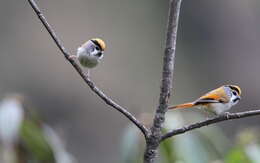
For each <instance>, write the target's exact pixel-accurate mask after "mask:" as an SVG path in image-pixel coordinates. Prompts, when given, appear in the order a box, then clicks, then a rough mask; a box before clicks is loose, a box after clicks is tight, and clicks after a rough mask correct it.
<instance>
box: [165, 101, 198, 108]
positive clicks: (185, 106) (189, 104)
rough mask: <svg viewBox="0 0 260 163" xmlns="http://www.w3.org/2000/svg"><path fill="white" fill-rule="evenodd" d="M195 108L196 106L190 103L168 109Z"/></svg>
mask: <svg viewBox="0 0 260 163" xmlns="http://www.w3.org/2000/svg"><path fill="white" fill-rule="evenodd" d="M193 106H194V104H193V103H191V102H189V103H184V104H179V105H175V106H170V107H169V108H168V109H185V108H191V107H193Z"/></svg>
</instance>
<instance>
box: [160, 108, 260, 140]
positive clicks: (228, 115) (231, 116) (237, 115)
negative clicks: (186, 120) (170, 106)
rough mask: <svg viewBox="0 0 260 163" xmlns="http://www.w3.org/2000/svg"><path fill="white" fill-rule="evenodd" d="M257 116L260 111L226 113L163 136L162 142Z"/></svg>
mask: <svg viewBox="0 0 260 163" xmlns="http://www.w3.org/2000/svg"><path fill="white" fill-rule="evenodd" d="M255 115H260V110H252V111H245V112H239V113H225V114H222V115H219V116H217V117H214V118H210V119H207V120H205V121H201V122H197V123H193V124H190V125H188V126H184V127H182V128H179V129H175V130H172V131H170V132H168V133H166V134H165V135H163V136H162V138H161V141H163V140H165V139H167V138H170V137H172V136H175V135H179V134H183V133H185V132H187V131H190V130H194V129H196V128H200V127H204V126H208V125H211V124H214V123H218V122H222V121H227V120H231V119H240V118H245V117H250V116H255Z"/></svg>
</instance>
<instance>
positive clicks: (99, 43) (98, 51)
mask: <svg viewBox="0 0 260 163" xmlns="http://www.w3.org/2000/svg"><path fill="white" fill-rule="evenodd" d="M105 48H106V44H105V42H104V41H103V40H102V39H100V38H93V39H90V40H88V41H87V42H85V43H84V44H83V45H81V46H80V47H79V48H78V49H77V55H76V56H75V55H72V56H70V58H77V59H78V60H79V62H80V64H81V65H82V66H83V67H87V68H93V67H96V66H97V65H98V63H99V62H100V60H101V59H102V58H103V54H104V50H105ZM88 75H89V69H88Z"/></svg>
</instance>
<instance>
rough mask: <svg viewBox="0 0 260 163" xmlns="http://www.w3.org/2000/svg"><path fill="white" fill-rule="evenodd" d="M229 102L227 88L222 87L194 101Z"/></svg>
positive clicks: (200, 102) (198, 102)
mask: <svg viewBox="0 0 260 163" xmlns="http://www.w3.org/2000/svg"><path fill="white" fill-rule="evenodd" d="M228 102H229V97H228V96H227V94H226V92H225V90H224V89H223V88H222V87H220V88H217V89H214V90H213V91H211V92H209V93H207V94H205V95H203V96H201V97H200V98H199V99H197V100H196V101H195V102H194V103H195V104H207V103H228Z"/></svg>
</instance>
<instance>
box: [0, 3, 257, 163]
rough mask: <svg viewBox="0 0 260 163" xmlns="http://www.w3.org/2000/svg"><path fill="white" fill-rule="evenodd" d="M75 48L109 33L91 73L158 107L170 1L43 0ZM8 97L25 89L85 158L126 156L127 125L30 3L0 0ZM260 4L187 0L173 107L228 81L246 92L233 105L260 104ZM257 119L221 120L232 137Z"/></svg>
mask: <svg viewBox="0 0 260 163" xmlns="http://www.w3.org/2000/svg"><path fill="white" fill-rule="evenodd" d="M37 2H38V3H39V6H40V8H41V9H42V11H43V13H44V15H45V16H46V18H47V20H48V21H49V23H50V24H51V25H52V26H53V28H54V29H55V31H56V33H57V35H58V36H59V37H60V39H61V40H62V42H63V44H64V45H65V47H66V49H67V50H69V51H70V52H71V53H72V54H74V53H75V51H76V49H77V47H78V46H79V45H80V44H82V43H83V42H84V41H86V40H88V39H90V38H93V37H101V38H103V39H104V40H105V41H106V43H107V49H106V51H105V56H104V60H103V61H102V63H101V64H100V65H99V66H98V67H97V68H95V69H93V70H91V78H92V79H93V80H94V81H95V83H96V84H97V86H98V87H100V88H101V89H102V90H103V91H104V92H105V93H106V94H108V95H109V96H110V97H111V98H112V99H114V100H115V101H116V102H118V103H119V104H121V105H122V106H124V107H126V108H128V110H129V111H130V112H131V113H133V114H134V115H136V116H138V115H140V114H141V113H147V112H148V113H153V112H154V110H155V108H156V106H157V104H158V98H159V90H160V80H161V79H160V77H161V71H162V70H161V69H162V58H163V49H164V43H165V29H166V20H167V12H168V8H167V6H168V1H166V0H162V1H158V0H141V1H140V0H131V1H130V0H109V1H107V0H73V1H71V0H45V1H37ZM0 13H1V14H0V21H1V28H0V29H1V30H0V35H1V37H0V76H1V78H0V79H1V80H0V95H1V97H3V96H5V95H6V94H7V93H12V92H19V93H22V94H24V95H26V96H27V97H28V98H29V99H30V102H31V103H33V105H34V107H35V108H37V109H38V110H39V112H40V113H41V115H42V117H44V119H45V120H46V122H47V123H48V124H50V125H51V126H52V127H54V128H56V129H57V130H59V131H60V134H61V135H62V137H63V138H64V139H65V140H66V145H67V149H68V150H69V151H70V152H71V153H72V154H73V155H74V156H75V157H76V158H77V159H78V160H79V162H108V163H109V162H111V163H116V162H120V157H119V153H120V148H119V146H120V145H119V144H120V141H121V138H122V135H123V132H124V130H125V127H126V126H127V125H128V123H129V122H128V121H127V120H126V118H125V117H123V116H122V115H121V114H119V113H118V112H116V111H115V110H113V109H111V108H110V107H109V106H107V105H106V104H105V103H104V102H103V101H102V100H100V99H99V98H98V97H97V96H96V95H95V94H94V93H93V92H91V90H90V89H89V88H88V86H87V85H86V84H85V83H84V82H83V81H82V79H81V78H80V77H79V75H78V74H77V73H76V72H75V70H74V69H73V68H72V67H71V65H70V64H68V63H67V62H66V61H65V59H64V57H63V56H62V54H61V53H60V51H59V50H58V48H57V47H56V45H55V44H54V42H53V41H52V39H51V38H50V36H49V35H48V33H47V32H46V30H45V29H44V28H43V26H42V24H41V23H40V21H39V20H38V19H37V16H36V15H35V13H34V12H33V11H32V9H31V7H30V6H29V4H28V2H27V1H2V2H1V5H0ZM259 14H260V1H258V0H229V1H225V0H218V1H216V0H196V1H183V3H182V10H181V13H180V23H179V32H178V42H177V52H176V60H175V61H176V62H175V74H174V75H175V76H174V85H173V96H172V98H171V101H170V103H171V104H176V103H180V102H186V101H189V100H194V99H195V98H196V97H198V96H199V95H201V94H203V93H205V92H207V91H208V90H211V89H213V88H216V87H218V86H220V85H223V84H237V85H239V86H240V87H241V88H242V101H241V102H240V103H239V105H237V106H236V107H234V109H233V110H232V111H233V112H235V111H244V110H249V109H259V107H258V106H259V105H260V104H259V100H258V98H259V91H260V90H259V89H260V87H259V83H260V75H259V69H260V64H259V61H260V55H259V52H260V46H259V44H260V30H259V29H260V22H259ZM259 121H260V117H252V118H247V119H241V120H236V121H231V122H224V123H221V124H219V126H220V127H221V128H222V129H223V131H225V134H226V135H227V136H228V137H230V138H232V137H233V136H234V134H235V133H236V132H237V131H238V130H241V129H243V128H247V127H252V126H256V127H257V126H258V124H259Z"/></svg>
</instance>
